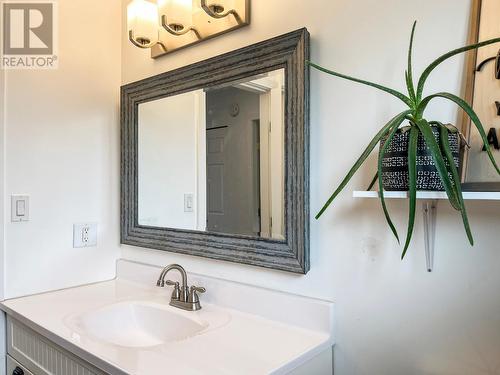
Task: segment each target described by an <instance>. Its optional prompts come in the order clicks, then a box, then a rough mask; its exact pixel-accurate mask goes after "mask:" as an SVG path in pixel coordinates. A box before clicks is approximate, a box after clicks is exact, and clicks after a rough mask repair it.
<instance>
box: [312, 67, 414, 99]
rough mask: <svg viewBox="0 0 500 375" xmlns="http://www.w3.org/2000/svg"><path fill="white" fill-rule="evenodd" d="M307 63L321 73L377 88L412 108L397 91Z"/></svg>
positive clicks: (405, 97)
mask: <svg viewBox="0 0 500 375" xmlns="http://www.w3.org/2000/svg"><path fill="white" fill-rule="evenodd" d="M307 63H308V64H309V65H310V66H312V67H313V68H315V69H318V70H319V71H321V72H324V73H327V74H330V75H332V76H335V77H339V78H343V79H347V80H349V81H354V82H357V83H361V84H363V85H367V86H371V87H375V88H377V89H379V90H382V91H385V92H387V93H389V94H391V95H394V96H395V97H396V98H398V99H400V100H402V101H403V102H404V103H405V104H406V105H407V106H409V107H411V106H412V101H411V100H410V98H408V97H407V96H406V95H404V94H403V93H401V92H399V91H396V90H394V89H391V88H389V87H385V86H382V85H379V84H378V83H373V82H369V81H365V80H363V79H359V78H354V77H350V76H346V75H344V74H341V73H337V72H334V71H332V70H329V69H326V68H323V67H322V66H319V65H317V64H315V63H313V62H311V61H308V62H307Z"/></svg>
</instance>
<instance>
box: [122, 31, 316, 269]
mask: <svg viewBox="0 0 500 375" xmlns="http://www.w3.org/2000/svg"><path fill="white" fill-rule="evenodd" d="M308 59H309V33H308V31H307V30H306V29H300V30H296V31H293V32H290V33H288V34H285V35H281V36H278V37H275V38H272V39H269V40H266V41H263V42H260V43H257V44H254V45H251V46H248V47H244V48H241V49H238V50H235V51H232V52H229V53H226V54H224V55H221V56H216V57H213V58H211V59H208V60H205V61H201V62H197V63H195V64H192V65H188V66H185V67H182V68H179V69H176V70H174V71H170V72H166V73H163V74H160V75H157V76H154V77H150V78H146V79H144V80H141V81H138V82H133V83H130V84H128V85H125V86H123V87H122V88H121V205H120V212H121V243H122V244H126V245H131V246H139V247H143V248H150V249H157V250H163V251H170V252H175V253H180V254H187V255H192V256H200V257H207V258H212V259H216V260H223V261H229V262H237V263H243V264H248V265H252V266H258V267H266V268H272V269H277V270H282V271H287V272H294V273H300V274H305V273H307V272H308V271H309V220H310V218H309V67H308V65H307V64H306V61H307V60H308Z"/></svg>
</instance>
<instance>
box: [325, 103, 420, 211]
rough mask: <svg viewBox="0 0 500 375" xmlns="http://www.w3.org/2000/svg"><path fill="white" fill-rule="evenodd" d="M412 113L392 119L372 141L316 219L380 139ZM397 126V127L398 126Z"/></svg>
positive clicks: (407, 112)
mask: <svg viewBox="0 0 500 375" xmlns="http://www.w3.org/2000/svg"><path fill="white" fill-rule="evenodd" d="M410 113H411V110H406V111H404V112H401V113H400V114H399V115H397V116H395V117H394V118H393V119H391V120H390V121H389V122H388V123H387V124H386V125H385V126H384V127H383V128H382V129H381V130H380V131H379V132H378V133H377V135H376V136H375V137H374V138H373V139H372V141H371V142H370V144H369V145H368V147H366V149H365V151H363V153H362V154H361V156H360V157H359V159H358V160H357V161H356V163H355V164H354V165H353V167H352V168H351V170H350V171H349V173H347V176H345V177H344V179H343V180H342V182H341V183H340V185H339V187H338V188H337V189H336V190H335V191H334V193H333V194H332V195H331V197H330V198H329V199H328V201H327V202H326V203H325V205H324V206H323V208H322V209H321V210H320V211H319V213H318V214H317V215H316V219H319V218H320V217H321V215H323V213H324V212H325V211H326V209H327V208H328V207H329V206H330V204H332V202H333V200H334V199H335V198H336V197H337V195H339V193H340V192H341V191H342V190H343V189H344V187H345V186H346V185H347V184H348V183H349V181H350V180H351V178H352V176H353V175H354V173H356V171H357V170H358V169H359V167H360V166H361V165H362V164H363V163H364V162H365V160H366V159H367V158H368V156H370V153H371V152H372V151H373V149H374V148H375V146H376V145H377V144H378V142H380V139H381V138H382V137H383V136H384V135H386V134H387V133H388V132H389V131H390V130H391V129H392V127H393V126H399V125H400V124H401V123H402V122H403V121H404V119H405V117H406V116H407V115H409V114H410ZM396 124H397V125H396Z"/></svg>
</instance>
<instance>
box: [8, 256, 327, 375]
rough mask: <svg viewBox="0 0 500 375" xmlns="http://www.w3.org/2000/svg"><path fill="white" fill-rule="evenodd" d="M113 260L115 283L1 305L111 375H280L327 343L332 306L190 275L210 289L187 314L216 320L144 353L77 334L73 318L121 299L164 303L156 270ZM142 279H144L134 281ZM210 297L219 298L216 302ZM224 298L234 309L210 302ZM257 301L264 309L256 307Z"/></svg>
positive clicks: (165, 293)
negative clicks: (199, 330)
mask: <svg viewBox="0 0 500 375" xmlns="http://www.w3.org/2000/svg"><path fill="white" fill-rule="evenodd" d="M120 262H122V263H121V264H120ZM120 262H119V267H118V268H119V272H118V274H119V276H118V278H117V279H115V280H112V281H108V282H102V283H97V284H92V285H87V286H82V287H77V288H71V289H66V290H60V291H55V292H50V293H44V294H39V295H34V296H29V297H23V298H18V299H13V300H8V301H4V302H3V303H2V306H1V308H2V309H3V310H5V311H6V312H7V313H8V314H11V315H13V316H14V318H18V319H20V320H21V321H22V322H23V323H25V324H28V325H29V326H30V327H31V328H32V329H34V330H36V331H38V332H39V333H41V334H43V335H46V336H48V338H49V339H51V340H53V341H55V342H56V343H57V344H59V345H61V346H63V347H64V348H65V349H67V350H69V351H71V352H73V353H74V354H76V355H78V356H80V357H82V358H83V359H85V360H87V361H89V362H90V363H92V364H93V365H94V366H96V367H99V368H101V369H103V370H105V371H108V372H111V371H112V372H113V373H117V374H123V373H127V374H141V375H142V374H155V373H160V372H159V371H167V370H168V372H169V373H173V374H183V375H190V374H193V375H194V374H204V375H205V374H218V375H219V374H228V375H235V374H238V375H244V374H249V375H250V374H251V375H258V374H285V373H287V372H288V371H290V370H292V369H294V368H295V367H297V366H300V365H301V364H302V363H304V362H306V361H308V360H310V359H312V358H313V357H314V356H315V355H317V354H319V353H321V352H322V351H324V350H327V349H328V348H330V347H331V346H332V345H333V337H332V329H331V327H332V325H333V322H332V321H333V304H332V303H330V302H326V301H319V300H313V299H309V298H305V297H299V296H294V295H288V294H285V293H279V292H275V291H268V290H265V289H261V288H255V287H252V286H248V285H242V284H236V283H231V282H229V281H222V280H218V279H212V278H206V277H203V276H200V275H189V278H190V279H188V281H189V282H190V283H191V280H196V282H197V285H204V286H207V289H208V291H210V290H212V291H213V292H212V293H211V294H209V292H207V295H208V296H209V297H207V298H206V300H208V301H206V300H205V301H204V296H202V297H201V302H202V306H203V309H202V310H201V311H199V312H189V313H188V314H196V315H197V318H199V319H201V320H203V319H204V318H205V317H207V316H209V315H210V314H219V315H221V314H223V315H225V316H227V317H228V319H226V320H225V321H224V322H223V323H221V324H219V325H218V326H215V327H214V328H213V329H208V330H207V331H204V332H202V333H200V334H198V335H195V336H193V337H190V338H187V339H184V340H181V341H177V342H170V343H165V344H161V345H158V346H153V347H147V348H130V347H124V346H118V345H114V344H110V343H106V342H103V341H101V340H99V339H97V338H95V337H92V336H91V335H90V334H86V332H85V331H82V330H81V329H78V327H77V325H75V324H74V317H75V316H77V315H81V314H84V313H86V312H89V311H93V310H96V309H99V308H102V307H104V306H107V305H110V304H115V303H118V302H123V301H144V302H147V303H157V304H161V305H164V306H168V303H169V299H170V298H169V297H170V291H169V290H166V289H161V288H157V287H155V286H149V285H154V284H152V283H151V280H154V279H155V278H156V277H157V275H158V272H157V271H158V269H156V268H155V267H151V266H145V265H139V264H133V263H132V262H125V261H120ZM141 267H142V268H141ZM149 273H150V274H151V276H147V277H146V276H144V277H143V280H137V279H141V276H140V275H148V274H149ZM128 275H133V277H130V278H129V277H127V276H128ZM138 275H139V276H138ZM145 278H148V280H147V281H148V282H147V283H145V282H141V281H145V280H144V279H145ZM134 279H135V280H134ZM207 284H208V285H207ZM217 292H220V295H221V296H219V297H216V296H217ZM224 295H232V296H234V297H233V299H234V304H233V306H230V305H231V304H230V303H225V304H224V305H225V306H221V305H223V304H219V303H217V301H218V299H220V298H223V297H222V296H224ZM252 299H253V301H252ZM272 301H275V302H276V304H275V305H272ZM209 302H214V303H209ZM249 302H251V303H249ZM259 304H262V305H265V306H262V308H261V309H259ZM270 304H271V305H270ZM245 306H248V307H249V308H248V309H245ZM169 308H170V307H169ZM280 309H281V311H279V310H280ZM245 310H247V311H245ZM248 310H250V311H248ZM277 310H278V311H277ZM280 315H282V318H280ZM308 315H309V316H308ZM309 320H314V321H309ZM319 320H324V321H321V322H320V321H319ZM82 353H88V355H82ZM115 370H116V371H115ZM162 373H163V372H162ZM165 373H166V372H165Z"/></svg>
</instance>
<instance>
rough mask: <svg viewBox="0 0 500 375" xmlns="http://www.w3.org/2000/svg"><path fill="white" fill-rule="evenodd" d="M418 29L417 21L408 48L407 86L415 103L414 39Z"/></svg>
mask: <svg viewBox="0 0 500 375" xmlns="http://www.w3.org/2000/svg"><path fill="white" fill-rule="evenodd" d="M416 27H417V21H415V22H414V23H413V27H412V29H411V36H410V47H409V48H408V69H407V71H406V74H405V75H406V86H407V87H408V94H409V95H410V99H411V100H412V101H413V102H415V99H416V94H415V86H414V84H413V66H412V55H413V38H414V37H415V28H416Z"/></svg>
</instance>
